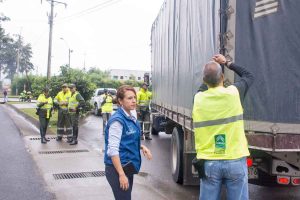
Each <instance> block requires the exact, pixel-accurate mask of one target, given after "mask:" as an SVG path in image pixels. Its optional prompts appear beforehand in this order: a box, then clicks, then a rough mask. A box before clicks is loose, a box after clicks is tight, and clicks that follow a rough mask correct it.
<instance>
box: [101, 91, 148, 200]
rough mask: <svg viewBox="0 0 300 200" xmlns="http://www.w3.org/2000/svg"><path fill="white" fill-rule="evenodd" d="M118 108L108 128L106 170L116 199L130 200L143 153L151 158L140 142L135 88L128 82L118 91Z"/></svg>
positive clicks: (106, 133)
mask: <svg viewBox="0 0 300 200" xmlns="http://www.w3.org/2000/svg"><path fill="white" fill-rule="evenodd" d="M117 100H118V103H119V105H120V107H119V109H118V110H117V111H116V112H115V113H114V114H113V115H112V116H111V118H110V119H109V121H108V123H107V126H106V129H105V156H104V163H105V173H106V179H107V181H108V182H109V184H110V186H111V188H112V191H113V193H114V196H115V199H116V200H130V199H131V191H132V184H133V176H134V174H137V173H138V172H139V170H140V167H141V154H140V151H142V152H143V154H144V156H145V157H146V158H147V159H148V160H150V159H151V158H152V155H151V152H150V150H149V149H148V148H147V147H145V146H144V145H141V143H140V134H141V128H140V125H139V122H138V121H137V117H136V116H137V115H136V110H135V109H136V92H135V90H134V88H133V87H131V86H128V85H123V86H121V87H120V88H119V89H118V91H117Z"/></svg>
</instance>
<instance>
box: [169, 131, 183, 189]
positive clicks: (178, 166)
mask: <svg viewBox="0 0 300 200" xmlns="http://www.w3.org/2000/svg"><path fill="white" fill-rule="evenodd" d="M171 169H172V176H173V180H174V181H175V182H176V183H180V184H182V183H183V131H182V130H181V128H179V127H174V129H173V132H172V140H171Z"/></svg>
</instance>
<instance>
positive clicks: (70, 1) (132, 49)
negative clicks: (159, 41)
mask: <svg viewBox="0 0 300 200" xmlns="http://www.w3.org/2000/svg"><path fill="white" fill-rule="evenodd" d="M163 1H164V0H61V2H65V3H67V7H66V8H65V6H64V5H62V4H55V7H54V12H55V15H56V17H55V19H54V27H53V43H52V45H53V47H52V71H51V72H52V75H53V74H57V73H58V71H59V66H60V65H63V64H67V63H68V49H69V48H70V49H72V50H73V53H71V67H74V68H83V66H84V61H85V66H86V68H89V67H94V66H95V67H98V68H100V69H102V70H104V69H110V68H120V69H139V70H150V66H151V64H150V62H151V59H150V35H151V26H152V23H153V21H154V20H155V18H156V16H157V14H158V12H159V10H160V7H161V5H162V3H163ZM0 13H3V14H4V15H6V16H8V17H9V18H10V19H11V20H10V21H9V22H4V23H3V27H4V28H5V29H6V32H7V33H9V34H11V35H13V34H19V33H21V35H22V36H23V37H24V40H25V42H26V43H31V45H32V49H33V59H32V62H33V64H34V65H35V66H36V68H38V73H39V74H42V75H46V72H47V57H48V40H49V24H48V17H47V13H50V4H49V3H48V2H47V1H46V0H42V3H41V0H3V3H1V4H0ZM60 38H64V40H61V39H60ZM35 73H36V72H35Z"/></svg>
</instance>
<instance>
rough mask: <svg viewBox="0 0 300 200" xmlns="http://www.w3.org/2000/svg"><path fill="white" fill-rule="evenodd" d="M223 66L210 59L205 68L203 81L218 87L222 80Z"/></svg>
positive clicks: (210, 85)
mask: <svg viewBox="0 0 300 200" xmlns="http://www.w3.org/2000/svg"><path fill="white" fill-rule="evenodd" d="M222 75H223V72H222V67H221V66H220V65H219V64H218V63H217V62H214V61H210V62H209V63H207V64H206V65H205V66H204V68H203V81H204V82H205V83H206V84H207V85H208V86H209V87H217V86H218V85H219V84H220V83H221V81H222Z"/></svg>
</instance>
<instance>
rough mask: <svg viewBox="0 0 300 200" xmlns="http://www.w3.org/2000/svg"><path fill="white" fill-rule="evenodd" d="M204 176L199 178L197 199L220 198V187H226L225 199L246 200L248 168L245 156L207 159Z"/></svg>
mask: <svg viewBox="0 0 300 200" xmlns="http://www.w3.org/2000/svg"><path fill="white" fill-rule="evenodd" d="M204 169H205V175H206V177H205V178H202V179H201V180H200V197H199V200H219V199H221V189H222V185H223V184H224V185H225V187H226V193H227V194H226V199H227V200H248V199H249V194H248V168H247V164H246V158H241V159H236V160H207V161H205V164H204Z"/></svg>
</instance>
